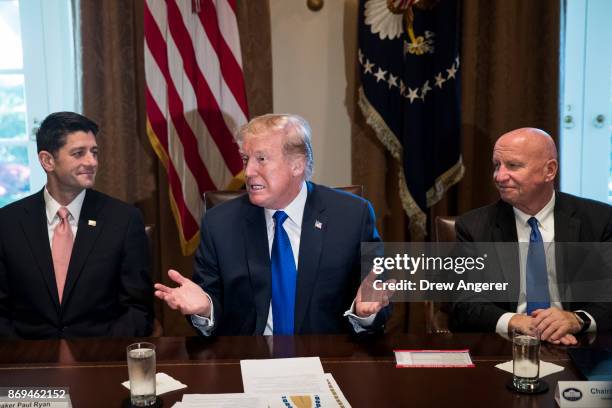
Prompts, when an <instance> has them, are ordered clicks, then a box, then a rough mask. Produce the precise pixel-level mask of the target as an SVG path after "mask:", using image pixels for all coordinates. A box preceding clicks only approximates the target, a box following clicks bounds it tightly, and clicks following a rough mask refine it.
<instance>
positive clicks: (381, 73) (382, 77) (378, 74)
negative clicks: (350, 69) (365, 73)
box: [374, 67, 387, 82]
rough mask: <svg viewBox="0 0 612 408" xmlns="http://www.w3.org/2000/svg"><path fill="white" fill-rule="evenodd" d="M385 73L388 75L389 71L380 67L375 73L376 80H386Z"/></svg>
mask: <svg viewBox="0 0 612 408" xmlns="http://www.w3.org/2000/svg"><path fill="white" fill-rule="evenodd" d="M385 75H387V71H383V70H382V68H380V67H378V71H377V72H376V73H375V74H374V76H375V77H376V82H380V81H384V80H385Z"/></svg>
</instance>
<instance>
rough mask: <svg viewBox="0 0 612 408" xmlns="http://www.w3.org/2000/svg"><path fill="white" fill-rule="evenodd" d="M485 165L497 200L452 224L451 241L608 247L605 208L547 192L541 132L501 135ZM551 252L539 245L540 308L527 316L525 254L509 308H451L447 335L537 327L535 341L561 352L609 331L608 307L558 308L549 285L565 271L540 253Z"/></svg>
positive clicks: (549, 145)
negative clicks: (579, 339) (587, 335)
mask: <svg viewBox="0 0 612 408" xmlns="http://www.w3.org/2000/svg"><path fill="white" fill-rule="evenodd" d="M493 165H494V171H493V181H494V183H495V186H496V187H497V190H498V191H499V195H500V200H499V201H498V202H496V203H494V204H491V205H488V206H486V207H482V208H478V209H476V210H473V211H470V212H468V213H466V214H464V215H462V216H461V217H459V218H458V219H457V222H456V224H455V230H456V233H457V240H458V241H464V242H517V241H518V242H526V243H528V242H530V236H532V233H533V234H540V235H541V240H540V241H542V242H608V241H612V207H610V206H609V205H607V204H604V203H601V202H596V201H592V200H587V199H584V198H579V197H575V196H572V195H569V194H565V193H561V192H558V191H557V192H555V188H554V181H555V177H556V176H557V171H558V169H559V164H558V161H557V149H556V146H555V143H554V141H553V139H552V138H551V137H550V136H549V135H548V134H547V133H546V132H544V131H542V130H540V129H534V128H522V129H516V130H513V131H511V132H509V133H506V134H504V135H502V136H501V137H500V138H499V139H498V140H497V143H495V147H494V149H493ZM532 218H535V220H533V219H532ZM533 236H536V235H533ZM532 240H533V238H532ZM551 247H552V246H545V248H547V249H546V254H545V255H543V257H545V259H546V276H547V277H546V278H544V279H546V280H544V282H545V284H546V285H548V289H549V290H548V294H547V295H548V299H547V302H544V303H541V304H540V305H539V306H540V307H537V308H535V309H534V308H533V306H534V304H535V303H531V304H530V301H529V299H528V296H527V292H529V290H530V289H529V287H533V286H535V285H531V286H530V282H533V280H529V277H527V276H526V275H527V269H528V268H527V262H526V260H527V255H526V254H525V255H524V256H522V257H519V258H520V259H521V260H520V261H519V262H518V263H519V265H517V268H516V269H515V270H518V271H520V274H521V282H523V284H521V290H520V294H519V298H518V299H517V301H516V302H508V303H493V302H489V303H487V302H481V303H467V302H464V303H456V304H455V305H454V307H453V314H452V317H451V330H453V331H477V332H493V331H495V332H498V333H500V334H507V333H508V332H511V331H512V330H515V329H517V330H520V331H522V332H529V331H531V330H533V328H537V329H538V330H539V331H540V332H541V333H542V339H543V340H546V341H549V342H551V343H553V344H564V345H572V344H576V337H575V334H578V333H583V332H595V331H600V332H601V331H611V330H612V310H611V307H610V304H607V303H575V302H574V303H571V302H561V301H562V300H566V299H559V296H558V294H557V293H556V292H555V285H556V283H558V282H557V281H556V279H557V277H558V273H565V272H564V271H558V270H557V265H556V262H555V257H554V255H552V253H549V252H548V251H549V249H548V248H551ZM523 248H527V245H524V246H523ZM574 269H576V268H574ZM607 273H610V271H608V272H607ZM530 309H531V310H530Z"/></svg>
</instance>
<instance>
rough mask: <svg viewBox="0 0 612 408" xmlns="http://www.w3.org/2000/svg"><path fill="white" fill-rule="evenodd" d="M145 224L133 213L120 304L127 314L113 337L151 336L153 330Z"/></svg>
mask: <svg viewBox="0 0 612 408" xmlns="http://www.w3.org/2000/svg"><path fill="white" fill-rule="evenodd" d="M150 259H151V257H150V254H149V245H148V242H147V236H146V234H145V229H144V223H143V221H142V217H141V216H140V213H139V212H138V210H136V209H133V213H132V214H131V216H130V221H129V224H128V227H127V231H126V234H125V237H124V243H123V251H122V259H121V263H120V265H121V271H120V287H119V291H120V292H119V304H120V307H121V308H122V309H123V310H124V312H123V314H121V315H120V316H119V317H118V318H117V319H116V320H115V322H114V323H113V324H112V326H111V336H148V335H149V334H151V330H152V327H153V283H152V282H151V276H150Z"/></svg>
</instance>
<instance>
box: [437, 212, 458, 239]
mask: <svg viewBox="0 0 612 408" xmlns="http://www.w3.org/2000/svg"><path fill="white" fill-rule="evenodd" d="M455 219H456V217H450V216H438V217H436V220H435V222H434V239H435V241H436V242H454V241H455V239H456V238H457V235H456V234H455Z"/></svg>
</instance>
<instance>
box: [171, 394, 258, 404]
mask: <svg viewBox="0 0 612 408" xmlns="http://www.w3.org/2000/svg"><path fill="white" fill-rule="evenodd" d="M179 407H180V408H192V407H198V408H246V407H249V408H266V407H267V404H266V400H265V398H264V397H263V396H261V395H249V394H229V393H228V394H185V395H183V402H182V405H180V406H179ZM179 407H177V408H179Z"/></svg>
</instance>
